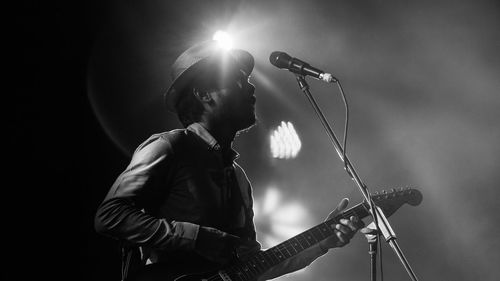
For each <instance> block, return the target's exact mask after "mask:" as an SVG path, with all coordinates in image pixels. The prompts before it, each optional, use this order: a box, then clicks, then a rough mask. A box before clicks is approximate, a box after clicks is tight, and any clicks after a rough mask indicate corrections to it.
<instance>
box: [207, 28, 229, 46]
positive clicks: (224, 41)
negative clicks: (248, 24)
mask: <svg viewBox="0 0 500 281" xmlns="http://www.w3.org/2000/svg"><path fill="white" fill-rule="evenodd" d="M212 39H213V40H215V41H217V43H218V44H219V46H220V47H221V48H223V49H225V50H229V49H231V48H233V39H232V38H231V36H229V34H228V33H227V32H225V31H222V30H217V32H215V34H214V36H213V37H212Z"/></svg>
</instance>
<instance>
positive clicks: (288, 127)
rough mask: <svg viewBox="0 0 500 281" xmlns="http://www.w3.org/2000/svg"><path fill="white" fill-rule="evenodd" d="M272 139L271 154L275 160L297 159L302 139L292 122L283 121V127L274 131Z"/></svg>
mask: <svg viewBox="0 0 500 281" xmlns="http://www.w3.org/2000/svg"><path fill="white" fill-rule="evenodd" d="M270 138H271V142H270V144H271V154H272V155H273V157H274V158H278V159H290V158H295V157H297V154H298V153H299V151H300V148H301V147H302V143H301V141H300V138H299V136H298V135H297V132H296V131H295V128H294V127H293V124H292V123H291V122H286V123H285V122H284V121H281V125H280V126H278V128H276V129H275V130H274V131H273V133H272V134H271V137H270Z"/></svg>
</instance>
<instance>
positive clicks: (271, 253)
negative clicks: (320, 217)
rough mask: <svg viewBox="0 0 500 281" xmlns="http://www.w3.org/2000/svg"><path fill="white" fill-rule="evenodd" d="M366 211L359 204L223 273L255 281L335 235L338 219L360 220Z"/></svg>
mask: <svg viewBox="0 0 500 281" xmlns="http://www.w3.org/2000/svg"><path fill="white" fill-rule="evenodd" d="M368 210H369V206H368V204H367V203H365V202H364V203H359V204H357V205H355V206H353V207H352V208H350V209H348V210H346V211H344V212H342V213H340V214H338V215H336V216H335V217H334V218H333V219H330V220H327V221H325V222H323V223H321V224H319V225H317V226H315V227H312V228H310V229H308V230H306V231H304V232H302V233H300V234H298V235H296V236H294V237H292V238H290V239H288V240H286V241H285V242H283V243H280V244H278V245H276V246H274V247H272V248H269V249H268V250H266V251H262V252H258V253H256V254H255V255H253V256H252V257H250V258H249V259H248V260H246V261H245V262H240V263H237V264H236V265H234V266H232V267H230V268H228V269H227V270H225V272H226V273H227V274H228V275H229V276H230V278H231V280H240V281H245V280H255V279H257V277H258V276H260V275H261V274H262V273H264V272H265V271H267V270H268V269H270V268H271V267H273V266H275V265H277V264H279V263H281V262H283V261H285V260H286V259H288V258H291V257H293V256H295V255H297V254H299V253H300V252H302V251H304V250H306V249H308V248H310V247H312V246H313V245H315V244H317V243H319V242H320V241H322V240H324V239H326V238H328V237H330V236H331V235H333V234H334V233H335V232H334V230H335V225H336V224H337V223H338V221H339V220H340V219H342V218H347V219H348V218H350V217H351V216H357V217H358V218H360V219H362V218H364V217H366V216H368V215H369V211H368Z"/></svg>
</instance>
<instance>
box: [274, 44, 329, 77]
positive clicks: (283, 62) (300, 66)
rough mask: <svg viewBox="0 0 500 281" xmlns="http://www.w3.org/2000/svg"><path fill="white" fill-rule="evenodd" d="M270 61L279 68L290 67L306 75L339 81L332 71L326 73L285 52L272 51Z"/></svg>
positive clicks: (294, 71) (291, 69) (293, 70)
mask: <svg viewBox="0 0 500 281" xmlns="http://www.w3.org/2000/svg"><path fill="white" fill-rule="evenodd" d="M269 61H270V62H271V64H272V65H274V66H276V67H277V68H281V69H288V70H289V71H291V72H293V73H297V74H300V75H304V76H306V75H309V76H312V77H314V78H316V79H318V80H322V81H325V82H327V83H336V82H337V78H335V77H333V75H331V74H330V73H326V72H324V71H323V70H320V69H317V68H315V67H312V66H310V65H309V64H308V63H306V62H304V61H301V60H299V59H297V58H292V57H291V56H290V55H288V54H287V53H285V52H278V51H276V52H272V53H271V56H270V57H269Z"/></svg>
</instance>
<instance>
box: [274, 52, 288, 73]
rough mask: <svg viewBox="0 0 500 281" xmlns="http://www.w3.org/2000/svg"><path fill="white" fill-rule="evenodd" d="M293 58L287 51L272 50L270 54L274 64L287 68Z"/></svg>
mask: <svg viewBox="0 0 500 281" xmlns="http://www.w3.org/2000/svg"><path fill="white" fill-rule="evenodd" d="M291 59H292V57H290V56H289V55H288V54H287V53H284V52H278V51H276V52H272V53H271V56H269V62H271V64H272V65H274V66H276V67H278V68H285V69H287V68H288V67H289V65H290V60H291Z"/></svg>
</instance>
